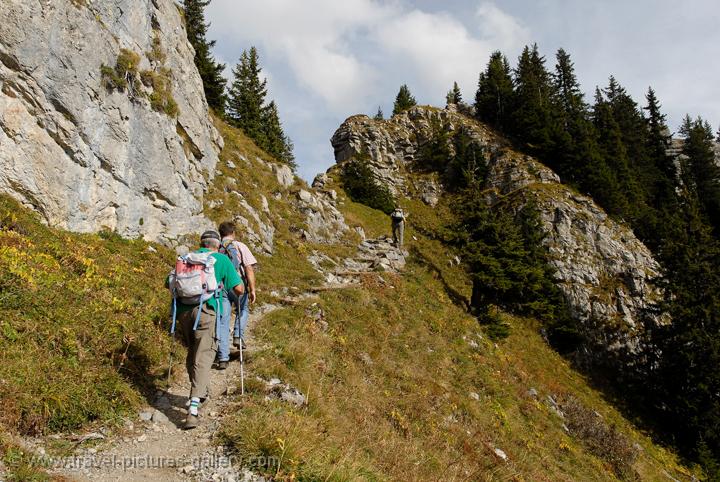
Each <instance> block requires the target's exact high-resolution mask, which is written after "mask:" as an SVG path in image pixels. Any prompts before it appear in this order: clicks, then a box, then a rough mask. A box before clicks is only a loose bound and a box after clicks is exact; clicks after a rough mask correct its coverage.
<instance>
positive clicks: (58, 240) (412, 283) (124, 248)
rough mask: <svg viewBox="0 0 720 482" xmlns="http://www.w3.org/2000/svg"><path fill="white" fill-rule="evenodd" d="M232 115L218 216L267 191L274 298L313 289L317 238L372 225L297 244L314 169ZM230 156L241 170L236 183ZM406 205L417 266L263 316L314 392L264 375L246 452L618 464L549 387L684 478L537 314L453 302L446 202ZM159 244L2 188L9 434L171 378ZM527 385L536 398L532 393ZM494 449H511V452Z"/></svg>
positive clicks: (0, 267)
mask: <svg viewBox="0 0 720 482" xmlns="http://www.w3.org/2000/svg"><path fill="white" fill-rule="evenodd" d="M218 127H219V128H220V130H221V132H222V134H223V136H224V138H225V141H226V143H225V149H224V150H223V152H222V153H221V160H222V162H221V163H220V165H219V166H218V169H219V170H220V175H219V176H218V177H217V178H216V180H215V182H214V184H213V187H212V188H211V190H210V192H209V193H208V196H207V197H208V202H210V201H212V200H219V201H222V203H223V204H221V205H218V206H217V207H216V208H214V209H209V210H208V212H209V215H210V216H211V217H212V218H213V219H216V220H220V219H224V218H227V217H228V216H231V215H232V214H233V213H237V212H242V208H241V207H240V205H239V197H238V196H237V195H234V194H231V192H230V191H233V190H235V191H238V192H240V193H241V194H242V195H243V197H244V198H245V199H246V200H247V202H248V203H249V204H251V205H252V206H254V207H255V208H256V209H258V208H259V206H260V195H261V194H264V195H265V196H266V197H267V199H268V202H269V205H270V210H271V213H272V220H273V224H274V225H275V227H276V233H275V252H274V254H273V256H259V258H260V262H261V270H260V271H259V273H258V279H259V283H260V298H261V301H263V302H264V301H273V300H275V299H274V298H273V297H272V296H270V291H272V290H279V289H281V288H283V287H295V288H296V289H295V290H290V291H291V292H292V291H295V292H298V293H299V292H302V291H304V290H305V289H306V288H308V287H310V286H313V285H316V284H318V283H320V282H321V279H320V276H319V274H318V273H316V272H315V271H314V270H313V269H312V267H311V266H310V264H309V263H308V262H307V260H306V255H307V254H308V253H310V252H311V251H312V250H313V249H318V250H322V251H325V252H327V253H329V254H330V255H331V256H335V257H341V256H347V255H349V254H350V253H352V252H353V251H354V248H353V245H354V244H356V243H357V241H358V240H357V238H356V237H355V236H354V235H348V237H347V238H346V239H344V240H343V242H341V243H340V244H338V245H332V246H328V245H313V244H309V243H306V242H303V241H301V240H300V239H299V236H298V234H297V231H296V229H295V227H299V226H302V224H303V220H302V216H301V214H300V213H299V212H298V211H297V209H296V208H295V207H294V205H293V202H292V200H293V199H294V197H295V195H296V192H297V190H299V189H300V188H302V187H305V186H303V184H302V182H296V184H295V185H294V186H291V187H290V188H289V189H287V190H283V189H279V188H278V186H277V181H276V180H275V178H274V175H273V174H272V173H271V171H270V170H269V168H268V167H267V165H266V164H265V163H264V162H263V161H269V160H270V159H269V158H268V157H267V156H266V154H264V153H263V152H262V151H260V150H258V149H257V148H256V147H255V146H254V145H253V144H252V142H251V141H249V140H248V139H247V138H246V137H245V136H243V134H242V133H240V132H238V131H236V130H234V129H231V128H229V127H227V126H224V125H222V124H221V123H219V122H218ZM241 155H242V156H243V157H244V158H245V159H246V161H242V160H241V158H240V156H241ZM257 158H260V160H258V159H257ZM229 160H230V161H232V162H234V163H235V164H236V165H237V166H238V167H239V168H240V170H241V172H242V176H241V177H239V178H238V179H236V180H235V181H232V180H231V178H232V177H236V176H234V174H233V172H232V171H231V170H230V168H229V167H228V165H227V161H229ZM332 187H334V188H335V189H337V190H338V191H339V194H340V202H341V210H342V211H343V213H344V214H345V216H346V220H347V222H348V224H350V225H351V226H363V227H364V229H365V232H366V233H367V235H368V236H369V237H375V236H379V235H382V234H387V230H388V222H387V218H386V217H385V216H384V215H383V214H382V213H380V212H377V211H374V210H372V209H369V208H367V207H366V206H362V205H358V204H356V203H353V202H351V201H349V200H348V199H346V197H345V195H344V194H343V192H342V190H341V189H340V187H339V186H332ZM226 188H227V189H226ZM276 192H277V193H279V194H278V196H273V195H272V194H273V193H276ZM276 197H277V198H276ZM408 207H409V209H410V211H411V212H412V213H413V219H412V225H413V226H412V227H411V229H409V232H408V234H407V239H408V240H409V248H410V250H411V253H412V259H411V261H410V262H409V265H408V268H407V271H406V273H405V274H404V275H403V276H402V277H398V276H393V275H389V274H383V275H382V280H383V281H380V277H378V276H368V277H367V278H366V279H365V280H364V281H363V284H362V285H361V286H360V287H358V288H353V289H343V290H338V291H332V292H325V293H322V294H321V295H320V298H319V299H314V300H313V299H309V300H306V301H305V302H302V303H301V304H298V305H294V306H289V307H286V308H285V309H282V310H278V311H276V312H274V313H272V314H270V315H268V316H267V317H266V318H265V319H264V320H262V322H261V323H260V324H259V326H258V327H257V328H256V338H257V339H258V340H259V342H260V343H265V344H267V345H268V347H267V348H266V349H265V350H263V351H262V352H260V353H258V354H257V355H256V356H255V357H254V359H253V360H251V362H250V368H251V369H252V371H253V374H257V375H262V376H265V377H272V376H279V377H280V378H282V379H283V380H284V381H286V382H289V383H291V384H292V385H293V386H295V387H298V388H299V389H301V390H302V391H303V392H304V393H306V394H307V395H308V397H309V405H308V406H307V407H304V408H292V407H290V406H289V405H287V404H284V403H280V402H277V401H271V402H268V401H266V400H265V394H264V393H263V392H262V390H261V385H260V384H258V383H257V382H256V383H252V381H251V382H250V383H249V387H250V389H251V390H250V395H249V396H246V397H245V398H243V399H241V400H239V403H240V404H241V407H242V408H241V410H238V412H237V413H236V414H235V415H234V416H233V417H231V419H229V420H227V421H226V423H225V425H224V427H223V433H222V440H224V441H225V442H226V443H228V444H229V445H230V446H231V447H233V448H234V449H235V450H236V451H237V452H238V453H240V454H242V455H254V454H265V455H268V454H273V455H278V456H281V457H282V460H283V463H282V466H281V470H280V471H279V472H278V473H277V475H278V477H279V478H287V479H290V478H292V477H293V476H294V478H295V479H303V480H316V479H320V478H322V479H330V480H357V479H361V480H362V479H365V480H453V479H454V480H506V479H513V480H607V479H610V478H612V477H614V475H613V474H614V473H613V471H612V469H611V467H610V465H609V464H608V463H607V462H606V461H604V460H602V459H600V458H597V457H596V456H594V455H592V454H591V453H589V451H588V450H587V449H586V448H585V446H584V445H583V443H582V442H581V441H580V440H577V439H575V438H573V437H571V436H569V435H568V434H567V433H566V432H565V431H564V430H563V428H562V423H563V421H562V420H561V419H560V418H558V417H557V416H556V415H555V414H553V413H552V411H551V410H550V409H549V408H548V406H547V404H545V403H544V402H543V400H544V399H545V397H546V396H547V395H549V394H552V395H562V394H563V393H572V394H574V395H575V396H576V397H577V398H578V399H580V400H581V401H582V402H583V403H584V404H586V405H587V406H588V407H590V408H592V409H595V410H597V411H598V412H599V413H601V414H602V415H603V417H604V419H605V420H607V421H608V422H610V423H614V424H617V426H618V427H619V429H620V430H621V431H622V432H624V433H625V434H627V435H628V436H629V437H630V438H631V439H632V441H635V442H637V443H639V444H640V446H642V447H643V450H642V451H641V453H640V455H639V457H638V459H637V462H636V463H635V464H634V466H633V468H634V470H635V471H636V472H637V473H638V474H639V475H640V476H641V478H642V479H643V480H657V479H663V478H664V476H663V475H662V471H663V470H667V471H668V472H670V473H672V474H673V475H674V476H676V477H681V478H682V476H681V474H682V473H683V470H684V469H683V468H682V467H680V466H679V465H678V464H677V462H676V461H675V459H674V457H673V456H672V455H671V454H670V453H668V452H667V451H665V450H663V449H661V448H659V447H657V446H655V445H653V444H652V442H651V441H650V440H649V439H648V438H646V437H645V436H643V435H641V434H638V433H636V432H635V431H634V429H633V428H632V426H631V425H630V424H629V423H628V422H627V421H625V420H623V419H622V417H621V416H620V415H619V414H618V413H617V412H616V411H615V410H613V409H612V407H610V406H609V405H608V404H607V403H605V402H604V401H603V400H602V398H601V396H600V395H599V394H598V393H596V392H594V391H593V390H592V389H590V388H589V387H588V385H587V383H586V382H585V381H584V380H583V379H582V377H580V376H579V375H578V374H577V373H576V372H574V371H573V370H572V369H570V368H569V367H568V365H567V363H566V362H565V361H564V360H562V359H561V358H560V357H558V356H557V355H556V354H555V353H554V352H552V351H551V350H550V349H549V348H548V347H547V346H546V345H545V343H544V342H543V340H542V338H541V337H540V336H539V335H538V330H537V328H538V327H537V322H536V321H534V320H523V319H516V318H511V317H508V322H509V323H510V324H511V325H512V335H511V336H510V338H508V339H506V340H504V341H503V342H501V343H498V344H497V346H496V345H495V344H494V343H492V342H490V341H489V340H488V339H487V337H486V336H484V334H483V332H482V330H481V329H480V327H478V325H477V323H476V322H475V321H474V320H472V319H471V318H470V317H469V316H468V315H467V314H466V313H465V311H464V310H463V309H462V307H461V303H457V302H453V300H457V298H458V297H462V296H464V294H465V295H466V294H467V291H468V280H467V279H466V277H465V275H464V274H463V272H462V271H461V270H460V269H459V268H458V267H457V266H451V264H450V263H449V261H450V259H451V253H448V252H446V251H445V249H444V248H443V247H442V245H441V244H440V243H438V242H437V241H434V240H433V239H431V236H426V234H427V233H430V232H432V230H433V229H436V228H437V227H438V226H439V224H440V222H441V221H440V220H441V218H442V216H443V215H444V214H443V211H442V209H440V210H431V209H429V208H427V207H426V206H424V205H422V204H416V203H411V202H408ZM258 211H260V210H259V209H258ZM264 216H265V215H264ZM246 217H247V216H246ZM265 219H266V220H267V216H265ZM251 224H253V225H255V222H254V221H252V220H251ZM413 235H414V236H415V238H417V239H413ZM147 246H148V245H147V244H146V243H144V242H142V241H124V240H120V239H117V238H116V237H114V236H102V235H100V236H98V235H76V234H69V233H64V232H60V231H57V230H53V229H49V228H47V227H45V226H43V225H42V224H41V223H40V222H38V220H37V218H36V216H34V215H33V214H30V213H28V212H27V211H26V210H24V209H22V208H20V207H19V206H18V205H17V204H16V203H15V202H13V201H11V200H9V199H7V198H5V197H0V288H1V289H0V312H2V315H3V316H2V317H0V320H1V321H0V344H1V346H0V348H1V349H2V360H1V361H2V363H1V364H0V381H1V383H2V384H3V391H2V392H1V393H0V397H2V402H3V404H4V406H5V409H4V410H3V413H2V419H1V422H2V426H3V429H4V431H5V432H6V433H18V432H20V433H36V432H49V431H57V430H72V429H80V428H84V429H91V428H92V425H94V424H100V423H103V424H105V423H107V422H110V423H111V424H112V423H113V422H116V421H119V420H120V419H121V417H122V416H123V415H126V414H129V413H131V411H132V410H133V409H134V408H136V406H137V404H138V403H140V401H141V400H142V392H143V390H145V389H150V388H152V387H153V386H154V384H155V383H156V382H157V383H162V382H161V381H160V380H157V377H158V376H160V375H162V373H163V367H164V364H165V363H166V361H167V358H166V357H167V353H168V350H169V349H170V342H169V338H168V337H167V335H165V334H164V328H165V327H164V326H162V325H163V323H164V320H165V314H166V308H167V306H166V304H167V294H166V291H165V290H164V289H163V287H162V280H163V279H164V276H165V274H166V272H167V270H168V268H169V264H170V262H171V259H172V254H171V253H169V252H167V251H165V250H163V249H162V248H159V247H157V246H156V248H157V249H158V251H159V252H158V253H150V252H148V251H147ZM275 301H277V300H275ZM315 302H317V303H319V306H321V307H322V309H323V310H324V313H325V320H326V321H327V322H328V329H327V330H326V331H323V329H322V327H321V326H319V325H317V324H316V323H315V322H314V321H313V320H314V318H313V316H312V315H309V314H308V310H310V309H312V310H317V306H315V307H312V306H310V305H311V304H312V303H315ZM531 387H532V388H535V389H536V390H537V391H538V392H539V400H540V401H537V400H535V399H533V398H532V397H529V396H528V394H527V392H528V390H529V388H531ZM471 392H474V393H476V394H477V400H476V399H475V398H472V397H471V396H470V393H471ZM0 442H2V445H3V446H2V449H3V453H4V459H3V462H4V463H5V465H6V467H7V468H9V469H10V472H11V473H14V474H15V476H16V477H17V478H19V479H21V480H25V479H28V478H30V477H31V476H35V475H37V473H36V472H34V471H33V470H32V468H30V467H28V465H27V459H26V456H25V455H23V454H22V452H21V451H20V450H18V449H17V448H15V447H14V446H13V445H12V438H11V437H8V436H3V437H2V440H0ZM495 448H499V449H501V450H503V451H504V452H505V453H506V454H507V455H508V458H509V459H508V460H509V461H508V462H507V463H506V462H502V461H501V460H500V459H499V458H498V457H497V456H496V455H495V454H494V449H495Z"/></svg>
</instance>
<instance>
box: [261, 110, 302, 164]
mask: <svg viewBox="0 0 720 482" xmlns="http://www.w3.org/2000/svg"><path fill="white" fill-rule="evenodd" d="M262 114H263V119H262V124H263V129H264V131H265V132H264V134H265V135H264V138H265V144H264V145H263V146H262V147H263V149H265V150H266V151H267V152H268V154H270V155H272V156H273V157H274V158H276V159H278V160H279V161H282V162H284V163H285V164H288V165H289V166H291V167H292V168H293V169H295V168H296V167H297V166H296V165H295V156H294V155H293V152H292V141H291V140H290V138H289V137H287V136H286V135H285V132H284V131H283V128H282V124H281V123H280V115H279V114H278V109H277V105H276V104H275V101H274V100H273V101H271V102H270V103H269V104H268V105H267V106H266V107H265V108H264V109H263V112H262Z"/></svg>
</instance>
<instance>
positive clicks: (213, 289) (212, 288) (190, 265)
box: [168, 252, 221, 333]
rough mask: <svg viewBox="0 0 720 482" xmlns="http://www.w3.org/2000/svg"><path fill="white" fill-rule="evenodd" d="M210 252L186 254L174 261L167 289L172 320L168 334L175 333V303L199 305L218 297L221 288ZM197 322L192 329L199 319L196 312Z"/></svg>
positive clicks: (196, 322)
mask: <svg viewBox="0 0 720 482" xmlns="http://www.w3.org/2000/svg"><path fill="white" fill-rule="evenodd" d="M212 254H213V253H212V252H205V253H188V254H186V255H184V256H179V257H178V258H177V260H176V261H175V269H174V270H172V271H171V272H170V277H169V279H168V288H169V289H170V292H171V293H172V296H173V320H172V327H171V329H170V333H174V332H175V320H176V315H177V303H178V302H180V303H182V304H184V305H199V306H200V308H202V305H203V303H205V302H206V301H207V300H209V299H210V298H213V297H218V295H219V294H220V289H221V286H219V285H218V282H217V278H216V277H215V258H214V257H213V256H212ZM197 318H198V319H197V320H196V321H195V326H194V327H193V329H195V328H197V324H198V321H199V319H200V310H198V316H197Z"/></svg>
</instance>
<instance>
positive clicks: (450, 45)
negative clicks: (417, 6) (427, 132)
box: [375, 3, 529, 98]
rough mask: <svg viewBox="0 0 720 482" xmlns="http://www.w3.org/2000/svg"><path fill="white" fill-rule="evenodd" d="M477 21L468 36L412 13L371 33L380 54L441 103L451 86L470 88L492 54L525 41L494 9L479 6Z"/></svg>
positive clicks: (448, 21) (442, 17)
mask: <svg viewBox="0 0 720 482" xmlns="http://www.w3.org/2000/svg"><path fill="white" fill-rule="evenodd" d="M477 19H478V26H477V32H475V33H473V32H471V31H470V30H468V28H467V27H466V26H465V25H464V24H463V23H462V22H461V21H460V20H458V19H457V18H455V17H453V16H452V15H450V14H448V13H443V12H436V13H427V12H423V11H420V10H412V11H409V12H402V13H401V14H399V15H397V16H395V17H394V18H390V19H388V20H387V21H386V22H385V23H384V24H382V25H379V26H377V27H376V28H375V32H376V38H377V41H378V43H379V47H380V48H381V49H382V50H383V51H384V52H385V53H386V55H389V56H391V57H394V62H395V63H396V64H397V63H400V64H402V65H403V66H405V67H406V68H407V69H408V70H409V71H410V73H411V77H412V79H414V82H415V83H416V84H419V85H420V87H421V89H422V90H423V91H426V92H433V93H434V95H435V96H437V98H442V95H443V94H444V92H445V90H447V89H448V88H449V87H450V86H451V85H452V82H453V81H458V82H459V83H460V85H461V86H465V87H466V88H473V87H474V86H475V83H476V82H477V76H478V73H479V72H480V69H481V68H482V67H483V66H484V65H485V63H486V62H487V59H488V57H489V56H490V53H491V52H492V51H493V50H497V49H508V50H515V49H516V48H519V47H520V46H522V45H523V44H524V43H525V42H526V40H527V38H528V37H529V35H528V32H527V30H526V29H525V28H524V27H523V26H522V25H521V24H520V23H519V22H518V21H517V20H515V19H514V18H513V17H511V16H509V15H507V14H505V13H503V12H502V11H501V10H500V9H498V8H497V7H496V6H495V5H494V4H490V3H482V4H480V6H479V7H478V9H477Z"/></svg>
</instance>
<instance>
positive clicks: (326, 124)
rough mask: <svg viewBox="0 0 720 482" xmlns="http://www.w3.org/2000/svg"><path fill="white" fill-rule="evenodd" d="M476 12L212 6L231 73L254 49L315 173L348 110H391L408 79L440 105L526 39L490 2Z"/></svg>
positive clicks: (286, 4) (284, 0)
mask: <svg viewBox="0 0 720 482" xmlns="http://www.w3.org/2000/svg"><path fill="white" fill-rule="evenodd" d="M472 11H473V12H475V13H476V15H475V16H471V18H470V24H469V25H465V24H463V22H462V21H461V20H460V19H458V18H456V17H454V16H453V15H451V14H450V13H444V12H440V11H435V12H431V11H425V10H423V9H420V8H415V7H413V6H412V5H411V4H408V3H407V1H406V0H343V1H342V2H339V1H337V0H305V1H302V2H300V1H297V0H265V1H262V2H259V1H250V0H244V1H238V0H213V1H212V2H211V3H210V5H209V7H208V8H207V11H206V14H207V16H208V19H209V20H210V21H211V30H210V34H209V37H210V38H213V39H217V41H218V43H217V46H216V52H215V53H216V55H217V56H218V58H219V59H222V60H223V61H227V63H228V69H227V71H226V75H228V76H230V75H231V73H230V69H231V68H232V66H233V65H234V63H235V62H237V58H238V56H239V55H240V53H241V52H242V50H243V49H246V48H248V47H249V46H250V45H255V46H257V47H258V49H259V51H260V56H261V59H260V60H261V65H262V66H263V68H264V71H265V73H266V75H268V77H269V81H268V88H269V93H270V96H271V97H272V98H275V99H276V100H277V101H278V105H279V107H280V114H281V117H282V119H283V123H284V125H285V128H286V130H287V131H288V134H289V135H290V136H291V137H292V138H293V139H294V141H295V146H296V155H297V158H298V161H299V163H300V166H301V173H302V174H303V175H304V176H305V177H310V176H311V174H312V173H314V171H316V170H318V169H321V168H325V167H327V166H328V165H329V164H330V163H331V162H332V150H331V148H330V146H329V143H328V139H329V137H330V136H331V135H332V132H333V131H334V129H335V128H337V126H338V125H339V124H340V122H342V121H343V120H344V119H345V118H346V117H347V116H349V115H352V114H356V113H359V112H368V111H369V110H372V111H373V112H374V109H375V106H377V105H378V104H384V105H385V107H386V108H387V106H388V103H391V102H392V99H393V98H394V96H395V93H396V92H397V89H398V87H399V86H400V84H402V83H408V84H409V85H410V88H411V90H412V91H413V93H414V94H415V96H416V98H417V99H418V101H419V102H422V103H435V104H438V103H441V102H442V101H443V99H444V94H445V92H446V91H447V90H448V89H449V88H450V86H451V85H452V82H453V81H458V83H459V84H460V85H461V87H462V88H464V89H465V91H466V92H467V94H466V96H467V97H471V92H473V91H474V89H475V85H476V82H477V76H478V73H479V71H480V69H482V68H483V66H484V65H485V63H486V62H487V58H488V56H489V54H490V52H491V51H492V50H495V49H498V48H503V49H506V48H507V49H515V48H519V47H518V46H520V45H522V43H523V42H524V41H525V40H526V39H527V37H528V34H527V31H526V29H525V28H524V27H523V26H522V25H521V24H520V23H519V22H518V21H517V20H515V19H514V18H513V17H511V16H509V15H507V14H506V13H504V12H503V11H502V10H500V9H499V8H498V7H496V6H495V5H494V4H492V3H487V2H479V3H477V4H475V7H474V9H473V10H472ZM270 72H271V73H272V75H270ZM313 113H315V115H314V116H313ZM310 122H314V123H318V124H319V125H312V126H310V125H309V123H310ZM322 152H326V153H327V154H326V156H325V157H323V156H321V155H320V154H319V153H322Z"/></svg>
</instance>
